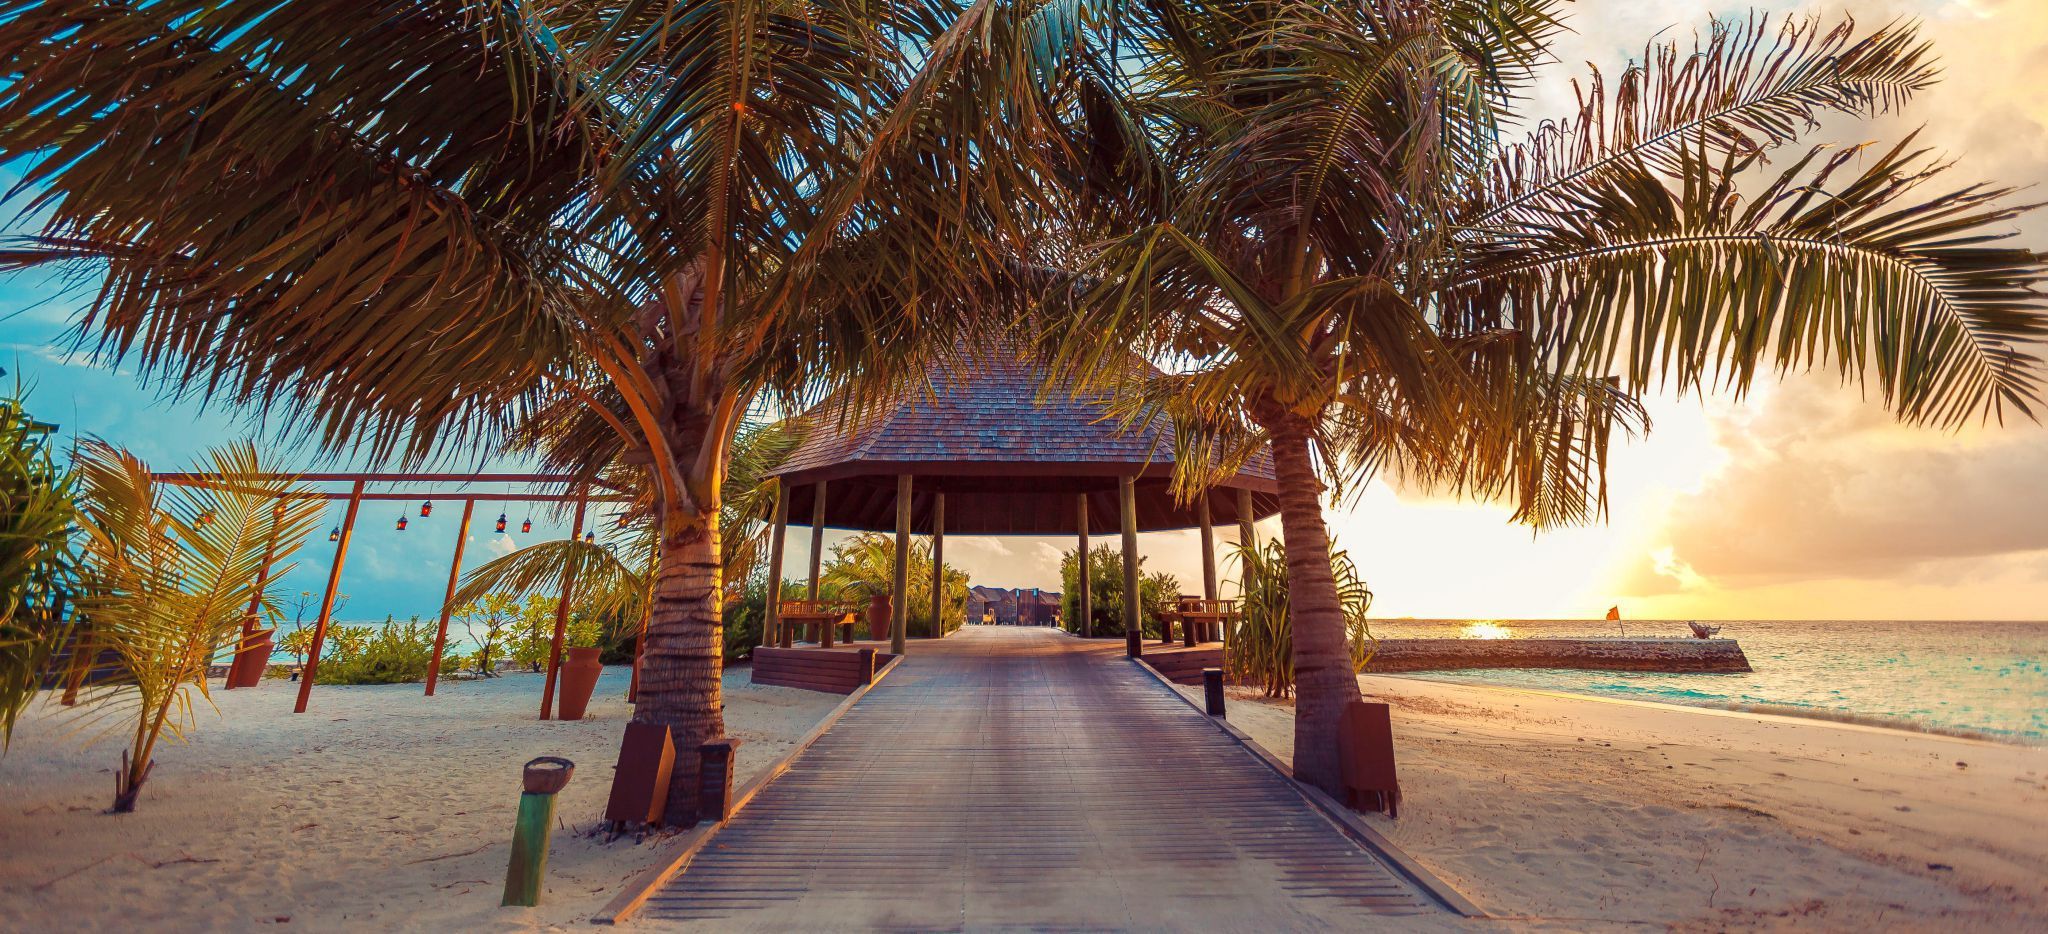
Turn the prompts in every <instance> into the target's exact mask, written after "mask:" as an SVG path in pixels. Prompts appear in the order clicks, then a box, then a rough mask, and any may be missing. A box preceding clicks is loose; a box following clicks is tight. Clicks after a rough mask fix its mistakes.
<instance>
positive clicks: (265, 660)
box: [228, 629, 277, 688]
mask: <svg viewBox="0 0 2048 934" xmlns="http://www.w3.org/2000/svg"><path fill="white" fill-rule="evenodd" d="M276 632H277V630H275V629H258V630H256V631H255V632H253V633H250V634H249V636H248V637H247V638H246V639H244V640H243V642H242V646H241V648H238V649H236V650H235V663H234V664H233V665H232V666H230V667H229V668H228V680H229V681H230V682H231V683H232V684H233V686H234V687H238V688H253V687H255V686H256V685H258V684H261V683H262V682H263V672H264V670H265V669H267V668H269V667H270V652H271V650H272V649H274V648H275V647H276V643H274V642H273V641H271V636H272V635H274V634H275V633H276Z"/></svg>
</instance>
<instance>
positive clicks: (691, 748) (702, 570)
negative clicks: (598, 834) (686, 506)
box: [633, 508, 725, 825]
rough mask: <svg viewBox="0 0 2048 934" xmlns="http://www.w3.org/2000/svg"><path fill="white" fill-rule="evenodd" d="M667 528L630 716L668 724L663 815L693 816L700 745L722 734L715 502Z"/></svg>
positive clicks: (681, 819) (677, 820)
mask: <svg viewBox="0 0 2048 934" xmlns="http://www.w3.org/2000/svg"><path fill="white" fill-rule="evenodd" d="M668 527H669V531H668V532H666V533H665V535H664V541H663V543H662V549H661V563H660V568H659V570H658V572H657V574H656V577H655V581H654V602H653V605H652V606H651V607H650V608H649V610H648V615H647V630H646V633H647V635H646V640H647V644H646V648H645V649H644V650H643V652H642V657H641V661H640V691H639V695H638V697H636V698H635V703H634V706H633V719H634V720H635V721H637V722H641V723H655V724H661V725H664V726H667V727H668V728H669V731H670V737H671V739H672V741H673V742H674V743H675V749H676V758H675V767H674V769H673V770H672V771H671V772H670V778H669V793H668V805H667V809H666V813H667V815H668V817H667V819H666V821H667V823H670V824H682V825H688V824H692V823H695V822H696V815H697V773H698V764H699V762H698V752H697V749H698V747H699V746H702V745H703V744H705V743H707V742H710V741H712V740H714V739H720V738H722V737H724V735H725V715H724V711H725V704H724V700H723V698H722V690H721V688H722V684H721V682H720V680H719V679H720V677H721V675H722V674H723V670H724V663H725V655H724V649H725V626H724V619H723V611H724V606H723V604H724V592H723V581H722V580H721V575H720V573H719V560H718V557H719V554H718V548H719V541H718V510H717V509H715V508H714V509H712V510H711V511H710V512H708V513H701V514H693V515H683V516H671V517H670V519H669V521H668Z"/></svg>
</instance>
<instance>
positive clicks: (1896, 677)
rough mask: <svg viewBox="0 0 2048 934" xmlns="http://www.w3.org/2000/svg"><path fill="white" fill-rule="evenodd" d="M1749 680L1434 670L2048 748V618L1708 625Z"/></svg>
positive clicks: (1644, 627)
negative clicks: (1740, 661) (1738, 658)
mask: <svg viewBox="0 0 2048 934" xmlns="http://www.w3.org/2000/svg"><path fill="white" fill-rule="evenodd" d="M1702 622H1705V623H1708V624H1709V625H1717V626H1720V627H1722V629H1721V636H1722V637H1723V638H1731V639H1735V640H1737V641H1738V642H1740V643H1741V644H1742V651H1743V653H1744V654H1746V655H1748V656H1749V664H1750V667H1752V668H1754V669H1756V670H1755V671H1754V672H1751V673H1749V674H1658V673H1648V672H1614V671H1563V670H1556V669H1528V670H1489V671H1454V672H1429V673H1427V674H1424V675H1419V676H1418V677H1426V678H1430V679H1432V680H1440V681H1455V682H1460V683H1466V684H1500V685H1509V686H1513V687H1525V688H1538V689H1543V690H1553V691H1569V692H1576V693H1581V694H1598V695H1604V696H1608V697H1622V698H1632V699H1636V700H1646V701H1658V702H1663V703H1672V704H1690V705H1694V706H1701V707H1721V708H1731V709H1761V710H1767V711H1769V712H1772V713H1785V714H1794V715H1804V716H1813V717H1824V718H1828V719H1840V720H1852V721H1860V722H1870V723H1876V724H1880V725H1892V726H1900V727H1906V728H1910V729H1923V730H1934V731H1940V732H1958V733H1965V734H1972V735H1981V736H1985V737H1988V738H1993V739H2002V740H2007V741H2012V742H2021V743H2029V744H2038V745H2048V622H1975V621H1969V620H1953V621H1950V620H1944V621H1931V622H1929V621H1886V620H1795V621H1783V620H1702ZM1624 630H1625V632H1626V634H1627V635H1631V636H1682V635H1685V633H1686V627H1685V623H1684V622H1683V621H1670V620H1630V621H1624V622H1621V623H1613V622H1607V621H1603V620H1469V619H1460V620H1410V619H1397V620H1374V621H1373V634H1374V635H1376V636H1379V637H1381V638H1390V637H1408V638H1458V637H1465V638H1473V637H1508V638H1513V637H1545V636H1552V637H1555V636H1596V635H1609V636H1612V635H1622V634H1624Z"/></svg>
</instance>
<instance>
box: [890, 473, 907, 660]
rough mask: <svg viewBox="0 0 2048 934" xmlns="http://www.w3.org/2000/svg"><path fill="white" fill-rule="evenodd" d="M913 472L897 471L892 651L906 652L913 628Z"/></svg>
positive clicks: (891, 626) (897, 653) (891, 608)
mask: <svg viewBox="0 0 2048 934" xmlns="http://www.w3.org/2000/svg"><path fill="white" fill-rule="evenodd" d="M909 595H910V475H909V474H907V473H905V474H897V475H896V580H895V582H894V589H893V590H892V591H891V593H890V596H891V597H892V598H893V599H891V600H890V602H889V607H890V609H889V651H890V652H891V653H892V654H895V655H902V654H903V641H904V637H905V636H906V635H907V634H908V633H909V631H910V600H909Z"/></svg>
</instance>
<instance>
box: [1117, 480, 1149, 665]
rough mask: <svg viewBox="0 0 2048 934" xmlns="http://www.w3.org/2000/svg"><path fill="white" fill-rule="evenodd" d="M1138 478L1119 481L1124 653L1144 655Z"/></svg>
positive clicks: (1118, 503) (1133, 656) (1118, 502)
mask: <svg viewBox="0 0 2048 934" xmlns="http://www.w3.org/2000/svg"><path fill="white" fill-rule="evenodd" d="M1137 482H1138V478H1136V477H1130V476H1124V477H1118V478H1116V495H1117V505H1118V507H1119V508H1118V510H1117V511H1118V512H1120V513H1122V514H1123V527H1124V651H1125V652H1126V653H1127V654H1129V655H1130V656H1131V657H1132V658H1137V657H1138V656H1140V655H1143V654H1145V618H1144V614H1142V613H1140V612H1139V611H1138V597H1139V593H1138V487H1137Z"/></svg>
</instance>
